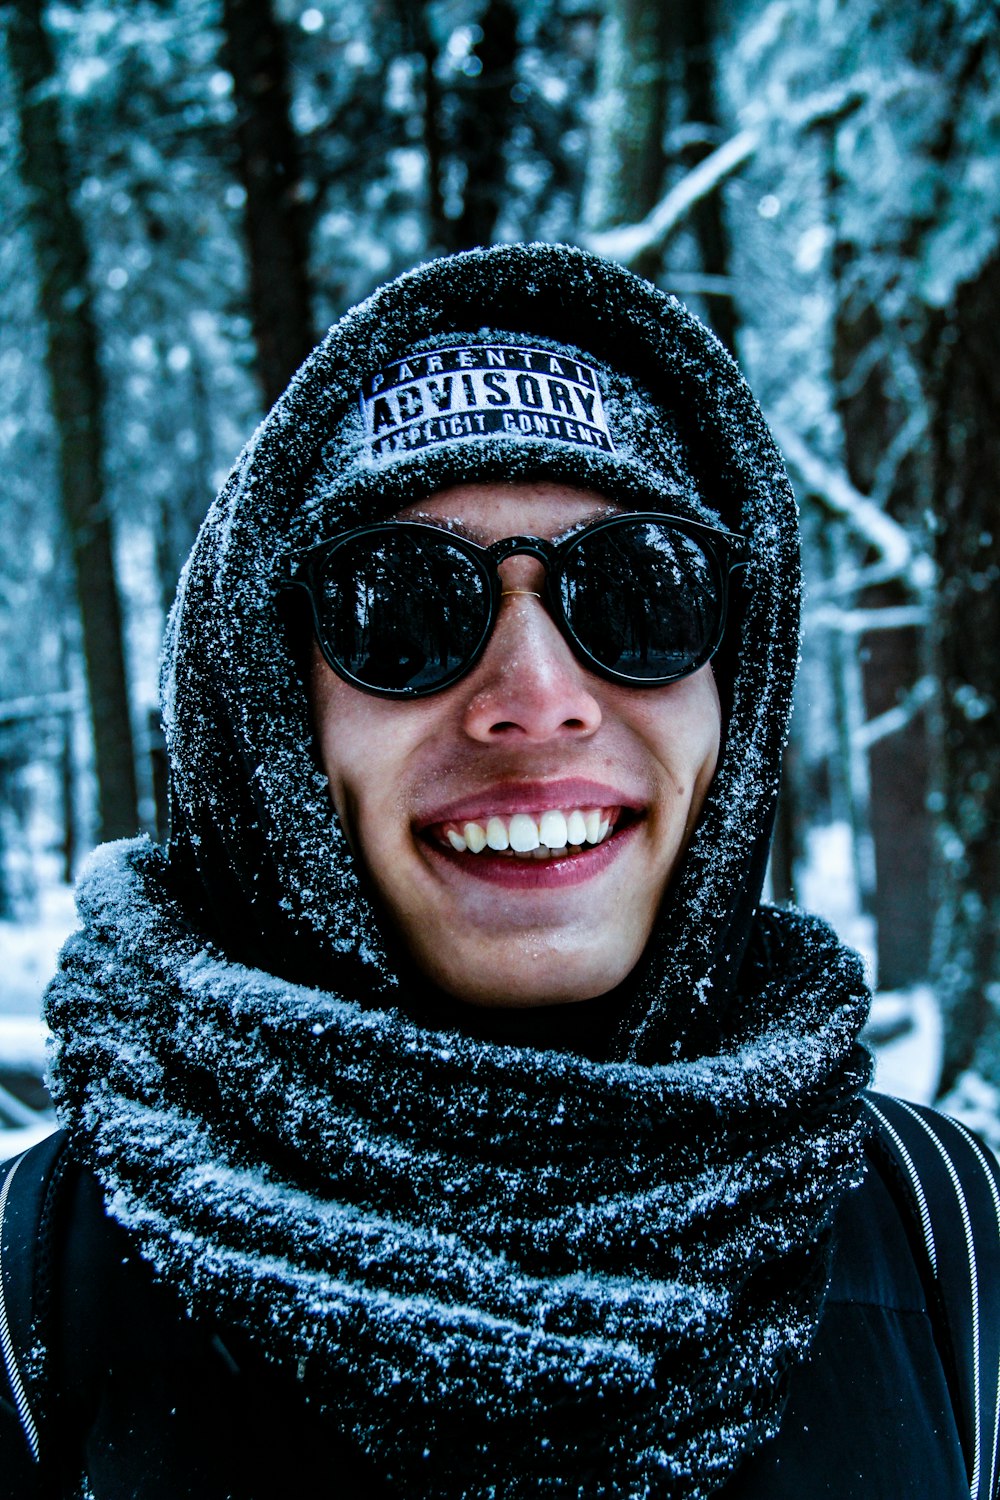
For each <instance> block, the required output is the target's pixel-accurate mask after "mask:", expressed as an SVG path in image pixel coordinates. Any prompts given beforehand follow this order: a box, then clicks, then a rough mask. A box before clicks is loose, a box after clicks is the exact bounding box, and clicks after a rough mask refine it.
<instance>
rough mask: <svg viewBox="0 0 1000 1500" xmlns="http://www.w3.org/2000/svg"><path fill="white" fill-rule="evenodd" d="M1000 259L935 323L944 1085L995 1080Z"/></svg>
mask: <svg viewBox="0 0 1000 1500" xmlns="http://www.w3.org/2000/svg"><path fill="white" fill-rule="evenodd" d="M998 298H1000V254H994V256H993V257H992V258H991V259H990V261H989V262H988V263H987V264H986V265H985V266H984V267H983V269H982V270H981V271H980V273H979V274H978V275H977V276H976V277H975V278H974V279H973V280H971V281H969V282H967V283H966V284H965V285H964V286H962V287H960V288H959V291H958V294H957V296H956V298H955V300H954V303H953V304H952V306H951V307H949V308H948V309H946V310H944V311H942V312H940V313H938V314H937V315H936V316H935V317H934V319H933V323H932V328H931V331H930V335H929V340H928V349H929V355H930V360H931V365H932V372H933V384H932V391H933V395H934V401H935V416H934V428H933V437H934V444H933V458H934V495H933V502H934V514H935V516H936V518H937V526H936V531H935V543H936V551H937V562H938V567H939V574H940V580H941V581H940V587H939V590H938V600H937V619H936V624H935V630H934V638H935V654H936V659H937V669H938V673H939V680H940V696H939V700H938V711H939V725H938V734H937V736H936V743H937V754H938V760H939V764H938V767H937V772H938V774H937V776H936V778H935V782H936V790H937V804H938V817H939V828H940V838H939V845H940V847H939V855H940V857H939V861H938V872H939V889H938V893H937V894H938V902H937V909H938V913H939V917H938V930H937V933H936V941H935V953H934V978H935V985H936V988H937V992H938V995H939V997H940V999H941V1002H942V1006H943V1009H944V1012H945V1017H946V1021H947V1027H946V1046H945V1066H944V1077H943V1079H942V1088H943V1089H947V1088H948V1087H949V1086H950V1085H951V1084H952V1083H953V1082H954V1081H955V1079H956V1078H957V1077H958V1076H959V1074H960V1073H961V1072H962V1071H963V1070H964V1069H965V1068H968V1067H971V1066H976V1067H977V1068H978V1070H979V1071H980V1072H981V1073H982V1074H983V1075H984V1076H985V1077H986V1078H989V1079H990V1080H991V1081H992V1082H993V1083H994V1084H996V1083H1000V1024H998V1008H1000V742H998V739H997V708H998V705H1000V651H998V649H997V644H998V640H1000V590H998V583H1000V525H998V518H997V500H996V477H997V473H998V472H1000V431H998V426H997V415H996V414H997V412H998V410H1000V370H998V366H997V357H996V333H995V326H996V308H997V302H998Z"/></svg>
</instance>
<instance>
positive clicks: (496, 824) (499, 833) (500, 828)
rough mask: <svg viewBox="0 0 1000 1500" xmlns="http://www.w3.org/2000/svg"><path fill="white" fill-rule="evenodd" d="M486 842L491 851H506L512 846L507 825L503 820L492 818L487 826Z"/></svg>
mask: <svg viewBox="0 0 1000 1500" xmlns="http://www.w3.org/2000/svg"><path fill="white" fill-rule="evenodd" d="M486 842H487V843H488V844H489V846H490V848H491V849H506V848H507V847H508V845H509V844H510V839H509V838H508V837H507V825H506V823H505V822H504V821H503V819H502V818H490V820H489V822H488V823H487V825H486Z"/></svg>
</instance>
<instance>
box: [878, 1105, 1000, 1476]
mask: <svg viewBox="0 0 1000 1500" xmlns="http://www.w3.org/2000/svg"><path fill="white" fill-rule="evenodd" d="M865 1104H866V1105H867V1108H868V1111H869V1113H870V1115H871V1117H872V1119H873V1121H874V1122H875V1125H876V1133H875V1144H876V1149H877V1151H878V1154H879V1155H880V1157H881V1158H882V1161H883V1163H885V1164H887V1165H888V1166H889V1168H890V1171H891V1172H892V1175H893V1177H894V1179H895V1184H896V1187H897V1189H898V1190H899V1191H898V1192H897V1199H898V1198H901V1199H902V1202H903V1205H904V1207H905V1208H906V1210H907V1211H908V1217H909V1220H910V1223H911V1226H912V1228H913V1230H914V1232H913V1233H912V1234H911V1241H912V1242H913V1243H914V1249H915V1253H917V1254H918V1258H919V1257H920V1256H921V1255H922V1257H923V1258H924V1260H925V1262H926V1264H925V1266H924V1271H925V1280H927V1278H928V1276H929V1284H930V1288H931V1290H932V1293H933V1296H932V1298H929V1302H930V1304H931V1315H932V1319H934V1321H935V1322H937V1323H938V1324H940V1325H941V1326H940V1331H939V1342H941V1343H942V1344H943V1346H944V1347H943V1348H942V1355H943V1358H944V1359H945V1362H946V1366H947V1365H948V1364H949V1363H950V1366H951V1370H950V1373H951V1378H952V1382H953V1385H954V1399H955V1415H956V1419H957V1421H958V1429H959V1436H960V1437H961V1440H962V1449H963V1452H964V1453H965V1457H966V1467H967V1470H968V1475H969V1494H970V1500H996V1497H997V1496H998V1494H1000V1464H998V1460H1000V1452H998V1450H1000V1168H998V1165H997V1162H996V1160H995V1159H994V1158H993V1156H992V1155H991V1154H990V1153H989V1151H988V1150H987V1149H986V1148H985V1147H984V1146H983V1145H982V1144H981V1142H980V1141H978V1140H977V1139H976V1137H975V1136H974V1135H973V1134H972V1132H971V1131H969V1130H967V1129H966V1128H965V1126H964V1125H960V1124H959V1123H958V1121H956V1120H951V1119H949V1118H947V1117H946V1116H945V1115H940V1114H938V1113H936V1111H934V1110H932V1109H927V1108H924V1107H923V1106H921V1105H917V1104H910V1103H907V1102H906V1101H905V1100H902V1099H892V1098H889V1097H888V1096H887V1095H884V1094H871V1095H866V1096H865Z"/></svg>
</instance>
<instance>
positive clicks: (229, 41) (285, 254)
mask: <svg viewBox="0 0 1000 1500" xmlns="http://www.w3.org/2000/svg"><path fill="white" fill-rule="evenodd" d="M222 11H223V22H224V27H225V42H224V47H223V61H224V62H225V64H226V66H227V67H228V69H229V72H230V73H231V75H232V79H233V92H234V96H235V99H236V109H237V123H236V143H237V150H238V160H239V175H240V181H241V184H242V186H243V189H244V192H245V193H246V206H245V209H244V223H245V228H246V239H247V257H248V273H249V280H250V309H251V321H252V323H253V330H254V341H255V344H256V348H257V374H258V380H259V383H260V387H261V391H262V394H263V397H264V401H265V403H266V404H267V405H268V406H270V405H272V404H273V403H274V402H275V401H276V400H277V399H278V397H279V396H280V395H281V393H282V391H283V390H284V389H285V386H286V385H287V384H288V382H289V380H290V378H291V376H292V375H293V374H294V372H295V370H296V369H297V368H298V366H299V365H300V364H301V362H302V360H303V359H304V358H305V357H306V355H307V354H308V353H309V351H310V349H311V348H312V346H313V344H314V343H315V342H316V340H315V335H314V330H313V323H312V312H311V308H310V292H309V270H308V267H309V243H308V241H309V235H308V226H307V223H306V213H305V202H304V192H303V174H302V166H301V160H300V151H299V143H298V138H297V136H296V134H295V131H294V129H293V127H292V121H291V114H290V90H289V81H288V56H287V51H286V47H285V39H284V35H283V33H282V30H281V26H280V24H279V22H278V20H277V17H276V16H275V13H274V9H273V6H272V5H271V3H270V0H223V7H222Z"/></svg>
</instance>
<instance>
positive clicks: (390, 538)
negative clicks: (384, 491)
mask: <svg viewBox="0 0 1000 1500" xmlns="http://www.w3.org/2000/svg"><path fill="white" fill-rule="evenodd" d="M521 553H524V554H526V555H527V556H529V557H536V558H538V559H539V561H540V562H543V563H544V564H545V568H546V575H545V584H544V592H543V593H541V594H540V595H538V596H537V597H540V598H542V599H544V601H545V603H546V606H547V607H548V610H549V612H550V614H551V615H552V618H553V620H554V621H555V623H556V625H557V626H558V628H559V630H560V631H561V632H562V635H563V637H564V638H565V640H566V641H567V643H568V645H569V647H570V649H571V650H572V651H573V653H574V655H575V656H576V657H577V659H578V660H579V661H581V662H582V663H583V665H584V666H585V667H586V668H587V669H588V670H589V671H591V672H595V673H596V674H597V675H598V676H600V677H604V678H607V680H608V681H610V682H619V683H624V684H626V685H627V686H629V687H663V686H664V685H665V684H666V683H668V682H676V681H677V680H678V678H681V677H687V676H688V675H689V674H690V673H691V672H696V671H697V670H698V668H699V667H701V666H704V664H705V662H707V661H708V660H709V658H710V657H711V656H712V655H713V654H714V652H715V651H716V650H717V648H718V646H719V643H720V641H721V640H722V635H723V631H724V630H725V626H726V610H727V598H728V589H729V577H730V574H731V573H732V572H733V570H734V569H735V568H739V567H742V566H744V565H745V563H746V561H747V543H746V541H745V539H744V538H743V537H741V536H736V535H734V534H733V533H731V532H728V531H718V530H716V529H715V528H714V527H712V526H703V525H701V524H700V523H699V522H696V521H688V520H685V519H683V518H681V517H678V516H666V515H660V514H659V513H657V512H655V511H640V512H631V513H629V514H624V515H617V516H610V517H608V518H607V519H605V520H601V521H595V522H594V523H593V525H591V526H585V527H583V528H582V529H581V530H580V531H575V532H573V533H572V534H571V535H570V536H568V537H566V538H565V539H564V540H563V541H561V542H548V541H544V540H543V539H542V538H540V537H536V536H511V537H505V538H504V539H503V541H499V542H494V543H493V545H492V546H491V547H480V546H478V545H477V544H476V543H475V542H470V541H467V540H466V539H465V538H464V537H461V536H456V535H454V533H452V532H450V531H445V530H444V529H443V528H441V527H439V526H428V525H425V524H423V523H422V522H419V521H384V522H381V523H379V524H377V525H374V526H359V527H356V528H355V529H354V530H352V531H344V532H341V533H340V535H339V536H333V537H329V538H328V539H327V540H326V541H323V542H320V543H319V544H318V545H317V546H315V547H310V548H308V549H307V550H305V551H302V552H297V553H291V554H289V555H288V556H287V557H286V559H285V562H286V564H287V566H288V576H287V577H286V579H285V586H287V587H293V588H302V589H304V590H305V591H306V593H307V594H308V595H309V599H310V601H311V604H312V614H313V622H314V625H315V630H316V639H317V641H318V642H319V648H320V650H321V651H322V653H323V655H324V657H325V658H326V660H327V662H329V664H330V666H331V667H332V668H333V670H334V671H335V672H336V673H337V674H338V675H339V676H340V677H342V678H343V679H344V681H345V682H349V683H351V684H352V686H354V687H358V688H362V689H363V690H364V691H365V692H366V693H377V694H379V695H380V696H381V697H386V698H422V697H425V696H426V695H427V694H429V693H437V692H440V691H441V689H442V688H446V687H450V686H451V685H452V683H454V682H457V681H458V680H459V678H460V677H463V676H464V675H465V673H466V672H468V671H470V670H471V668H472V667H474V666H475V664H476V662H477V661H478V660H479V658H480V656H482V654H483V651H484V650H485V648H486V644H487V642H488V640H489V638H490V634H491V632H492V630H493V627H494V625H495V623H496V619H497V614H498V612H499V609H500V602H501V600H502V599H503V598H504V597H505V596H506V595H508V594H520V593H531V592H532V591H531V590H525V589H505V588H504V587H503V581H502V579H501V578H500V574H499V571H498V569H499V565H500V564H501V563H502V562H503V561H504V560H505V559H506V558H508V557H513V556H515V555H516V554H521Z"/></svg>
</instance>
